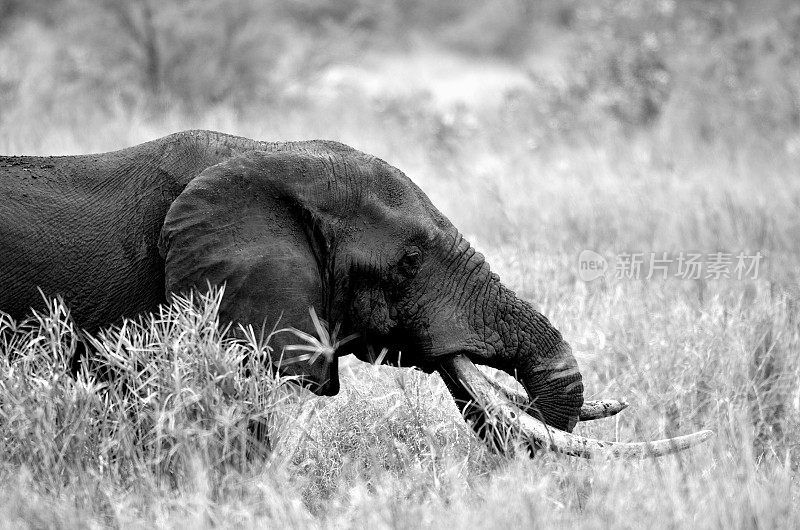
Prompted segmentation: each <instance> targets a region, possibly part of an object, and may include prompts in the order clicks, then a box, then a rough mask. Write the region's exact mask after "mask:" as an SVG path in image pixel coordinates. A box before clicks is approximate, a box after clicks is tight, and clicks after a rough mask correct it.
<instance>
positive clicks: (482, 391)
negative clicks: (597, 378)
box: [440, 355, 713, 459]
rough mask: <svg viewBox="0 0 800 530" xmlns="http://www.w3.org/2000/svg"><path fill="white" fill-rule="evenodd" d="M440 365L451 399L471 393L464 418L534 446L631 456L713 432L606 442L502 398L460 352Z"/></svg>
mask: <svg viewBox="0 0 800 530" xmlns="http://www.w3.org/2000/svg"><path fill="white" fill-rule="evenodd" d="M440 366H441V368H440V373H441V374H442V376H443V378H444V379H445V383H446V384H447V385H448V388H449V389H450V392H451V393H452V394H453V397H454V398H455V399H457V400H461V401H464V396H465V395H469V396H471V399H470V400H468V401H467V403H466V406H465V407H464V409H463V413H464V415H465V417H467V418H469V419H481V420H482V421H484V422H485V423H486V427H487V431H488V430H491V431H492V432H500V431H506V432H508V431H510V432H514V433H516V434H518V435H519V436H521V437H522V438H523V439H525V440H527V441H528V443H529V444H530V445H531V446H532V447H533V448H534V449H539V448H546V449H549V450H551V451H555V452H558V453H563V454H565V455H570V456H580V457H584V458H597V457H612V458H614V457H616V458H632V459H635V458H643V457H659V456H664V455H668V454H672V453H677V452H679V451H683V450H685V449H688V448H690V447H692V446H695V445H697V444H699V443H701V442H703V441H705V440H707V439H708V438H710V437H711V436H712V435H713V432H712V431H700V432H697V433H693V434H688V435H685V436H678V437H676V438H669V439H665V440H657V441H652V442H639V443H622V442H607V441H603V440H596V439H592V438H585V437H583V436H578V435H575V434H571V433H568V432H565V431H560V430H558V429H553V428H552V427H549V426H548V425H545V424H544V423H543V422H542V421H540V420H537V419H535V418H533V417H531V416H529V415H528V414H526V413H524V412H523V411H522V410H520V409H519V408H518V407H516V406H515V405H514V404H513V403H511V402H509V401H507V400H505V399H504V398H503V396H502V395H501V394H500V393H498V392H497V390H496V388H495V387H494V385H493V384H492V383H490V382H489V381H488V379H487V378H486V377H485V376H484V375H483V374H482V373H481V372H480V371H479V370H478V369H477V367H476V366H475V365H474V364H473V363H472V361H470V360H469V359H468V358H467V357H466V356H464V355H454V356H451V357H448V358H447V359H444V360H442V361H441V365H440ZM498 424H499V425H498ZM498 427H500V429H498Z"/></svg>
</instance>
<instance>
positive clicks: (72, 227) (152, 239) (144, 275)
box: [0, 131, 705, 454]
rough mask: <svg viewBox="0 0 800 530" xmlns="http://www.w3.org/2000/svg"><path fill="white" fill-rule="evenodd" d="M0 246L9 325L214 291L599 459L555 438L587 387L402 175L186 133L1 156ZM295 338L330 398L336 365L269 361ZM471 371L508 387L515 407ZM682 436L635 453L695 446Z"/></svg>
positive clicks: (227, 317)
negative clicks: (487, 370)
mask: <svg viewBox="0 0 800 530" xmlns="http://www.w3.org/2000/svg"><path fill="white" fill-rule="evenodd" d="M0 251H1V252H2V258H3V259H2V261H0V310H2V311H4V312H6V313H9V314H10V315H11V316H13V317H23V316H24V315H25V314H26V313H28V312H29V311H30V309H31V308H41V307H42V304H43V300H42V297H41V294H40V293H39V291H38V289H41V290H42V292H43V293H44V294H46V295H48V296H52V295H60V296H62V297H63V299H64V300H65V301H66V303H67V304H68V306H69V307H70V309H71V313H72V316H73V318H74V320H75V321H76V323H77V324H78V325H79V326H81V327H82V328H83V329H85V330H88V331H95V330H97V329H98V328H100V327H102V326H106V325H108V324H113V323H117V322H120V320H121V319H123V318H124V317H134V316H136V315H137V314H139V313H142V312H146V311H152V310H154V309H156V308H157V306H158V305H159V304H162V303H165V302H167V300H168V297H169V295H170V294H171V293H178V292H185V291H189V290H191V289H199V290H204V289H207V288H208V286H209V285H223V284H224V285H225V294H224V296H223V299H222V305H221V308H220V316H221V319H222V320H223V321H226V322H235V323H242V324H250V325H253V326H254V327H261V326H264V325H266V326H269V327H270V328H271V327H272V326H273V325H274V324H275V323H276V322H277V321H278V320H280V322H281V324H282V325H284V326H293V327H295V328H297V329H300V330H302V331H306V332H308V333H313V331H314V328H313V324H312V320H311V318H310V316H309V308H314V309H315V311H316V312H317V313H318V314H319V315H320V316H321V317H323V318H324V319H326V320H327V321H328V322H332V323H334V322H337V323H340V324H341V329H342V332H343V333H347V334H350V333H357V334H358V337H359V338H358V339H357V340H356V341H353V342H351V343H349V344H348V345H347V348H348V349H347V351H342V352H338V353H340V354H345V353H354V354H355V355H356V356H357V357H359V358H361V359H363V360H368V358H369V355H370V353H369V352H370V351H380V350H381V349H383V348H387V349H388V352H389V354H388V356H387V362H389V363H395V364H396V363H397V362H398V361H399V360H400V359H401V357H400V352H402V363H403V364H404V365H405V366H412V365H413V366H418V367H420V368H422V369H424V370H426V371H429V372H432V371H438V372H439V373H440V374H441V375H442V377H443V378H444V380H445V382H446V383H447V385H448V388H449V389H450V390H451V392H452V394H453V396H454V397H455V398H456V399H457V400H458V401H459V402H462V403H467V404H468V405H467V406H466V408H465V409H464V411H465V414H466V415H467V416H468V417H470V418H471V419H474V420H475V425H476V428H479V430H480V431H481V432H482V433H484V434H486V433H487V432H489V431H491V429H488V430H487V429H485V428H484V427H486V425H487V424H488V423H491V422H488V423H487V418H488V416H487V415H486V413H487V409H489V408H491V407H490V406H489V405H490V403H488V401H491V402H493V403H494V402H496V403H499V408H498V410H499V411H500V412H499V417H500V420H501V421H505V423H506V424H508V425H510V426H513V427H514V428H515V429H517V430H519V431H520V432H521V433H522V434H523V435H525V436H527V437H528V439H530V440H533V442H532V443H534V444H535V445H538V446H548V447H550V448H552V449H556V450H562V451H565V452H568V453H571V454H589V453H591V452H592V450H593V448H602V447H605V442H596V441H591V440H586V439H584V438H580V437H577V436H573V435H571V434H568V433H570V432H571V431H572V429H573V427H575V424H576V422H577V421H578V420H579V419H581V414H582V412H581V411H582V406H583V405H584V403H583V383H582V379H581V373H580V372H579V370H578V366H577V363H576V361H575V358H574V357H573V355H572V352H571V350H570V347H569V345H568V344H567V343H566V342H565V341H564V340H563V338H562V336H561V334H560V333H559V331H558V330H557V329H556V328H555V327H553V325H551V323H550V322H549V321H548V319H547V318H545V316H544V315H542V314H541V313H539V312H538V311H537V310H536V309H534V308H533V306H531V304H529V303H528V302H526V301H524V300H522V299H520V298H519V297H517V296H516V295H515V294H514V292H512V291H511V290H509V289H507V288H506V287H504V286H503V284H502V283H501V282H500V279H499V278H498V277H497V275H495V274H493V273H492V272H491V271H490V269H489V266H488V265H487V263H486V262H485V260H484V257H483V256H482V255H481V254H480V253H479V252H476V251H475V250H474V249H473V248H472V247H471V246H470V244H469V243H468V242H467V241H466V240H465V239H464V238H463V237H462V236H461V234H460V233H459V232H458V230H456V228H455V227H454V226H453V225H452V224H451V223H450V221H448V219H447V218H446V217H445V216H444V215H442V214H441V213H440V212H439V211H438V210H437V209H436V208H435V207H434V206H433V204H431V202H430V200H429V199H428V197H427V196H426V195H425V194H424V193H423V192H422V191H421V190H420V189H419V188H418V187H417V186H416V185H415V184H414V183H413V182H412V181H411V180H410V179H408V178H407V177H406V176H405V175H404V174H403V173H402V172H401V171H399V170H398V169H396V168H394V167H392V166H391V165H389V164H387V163H386V162H384V161H382V160H380V159H378V158H375V157H372V156H369V155H367V154H364V153H362V152H359V151H357V150H355V149H352V148H350V147H348V146H346V145H343V144H340V143H336V142H330V141H317V140H315V141H303V142H278V143H267V142H259V141H253V140H249V139H245V138H240V137H234V136H229V135H225V134H220V133H214V132H208V131H187V132H182V133H178V134H173V135H171V136H167V137H165V138H161V139H158V140H154V141H152V142H148V143H145V144H141V145H138V146H135V147H131V148H128V149H123V150H120V151H115V152H111V153H104V154H96V155H83V156H61V157H9V156H3V157H0ZM293 341H298V339H297V338H296V337H293V336H292V335H291V334H286V333H284V334H280V335H278V336H276V343H274V344H273V346H274V347H275V348H276V351H279V352H280V351H284V357H283V358H284V361H285V362H284V363H282V364H281V367H280V369H281V371H282V372H283V373H286V374H289V375H294V376H297V377H298V378H299V379H300V380H301V381H302V383H303V384H305V385H307V386H308V387H310V388H311V389H312V390H314V391H315V392H317V393H319V394H323V395H331V394H335V393H336V392H338V389H339V382H338V361H337V358H338V356H336V355H334V356H318V357H316V358H314V359H302V358H299V357H298V358H296V359H295V358H292V355H291V352H290V350H289V349H286V350H284V349H283V348H284V347H285V346H288V345H290V344H292V342H293ZM473 363H479V364H484V365H488V366H491V367H494V368H497V369H499V370H503V371H505V372H508V373H509V374H512V375H513V376H514V377H516V378H517V379H518V380H519V382H520V383H522V385H523V386H524V388H525V390H526V391H527V396H521V395H519V394H518V395H514V391H507V390H504V389H502V388H500V387H498V386H497V385H496V384H493V382H492V381H490V380H488V379H487V378H485V377H483V375H482V374H481V373H480V372H478V371H477V370H475V369H474V368H475V367H474V364H473ZM487 400H488V401H487ZM595 405H597V404H595ZM599 405H600V406H601V408H602V405H603V404H602V403H601V404H599ZM605 405H607V407H606V408H609V407H610V408H613V407H614V404H613V403H611V404H608V403H607V404H605ZM590 408H591V407H588V408H587V407H586V406H583V410H584V414H583V416H584V419H585V418H589V417H591V416H592V413H591V412H590V411H589V409H590ZM618 408H620V407H617V409H618ZM522 409H524V412H523V410H522ZM503 411H505V412H503ZM587 411H588V412H587ZM530 415H532V416H533V417H535V418H537V419H540V420H543V422H544V423H546V424H547V425H548V426H549V428H547V427H544V425H542V422H541V421H535V420H534V419H533V417H530ZM602 415H604V414H602V413H601V414H594V416H602ZM523 417H524V421H518V420H519V419H520V418H523ZM537 429H538V430H537ZM542 429H543V430H542ZM487 436H490V435H487ZM691 436H694V438H687V440H688V441H687V440H684V441H683V442H676V441H668V442H659V443H662V446H657V445H648V446H647V450H648V452H650V453H657V452H658V451H657V449H658V448H659V447H661V448H662V449H663V450H664V452H668V450H669V449H670V448H671V449H673V450H674V448H675V447H678V445H680V443H684V444H686V443H689V442H691V443H694V442H696V441H698V440H699V439H700V438H702V437H704V436H705V434H704V433H700V434H697V435H691ZM564 437H566V438H564ZM562 438H563V440H562ZM557 440H562V442H561V445H560V446H558V445H557V444H556V441H557ZM654 443H655V442H654ZM664 443H666V444H667V445H663V444H664ZM570 444H572V445H570ZM592 444H594V445H592ZM569 447H573V449H574V447H583V448H584V449H585V450H577V451H576V450H570V449H569ZM616 447H617V448H618V449H619V450H627V451H629V452H630V451H634V452H636V451H637V450H633V449H631V447H633V446H632V445H630V446H626V445H625V444H622V445H618V446H616ZM638 451H639V453H641V451H642V450H638ZM623 452H624V451H623ZM637 454H638V453H637Z"/></svg>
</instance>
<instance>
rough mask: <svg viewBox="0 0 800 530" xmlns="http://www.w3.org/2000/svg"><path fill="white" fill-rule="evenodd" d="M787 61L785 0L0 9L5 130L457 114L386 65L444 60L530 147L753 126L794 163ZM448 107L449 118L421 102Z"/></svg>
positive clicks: (192, 1) (795, 31)
mask: <svg viewBox="0 0 800 530" xmlns="http://www.w3.org/2000/svg"><path fill="white" fill-rule="evenodd" d="M799 51H800V5H798V4H797V2H794V1H792V0H766V1H762V2H746V1H744V0H740V1H730V0H642V1H637V2H626V1H618V0H570V1H563V2H562V1H553V0H490V1H487V2H484V1H478V0H440V1H437V2H426V1H424V0H290V1H285V2H284V1H273V0H236V1H234V0H168V1H158V2H156V1H152V0H2V1H0V123H5V124H7V123H14V122H16V121H18V120H19V119H20V118H26V119H28V120H31V119H39V120H47V121H49V122H52V121H54V120H55V121H68V120H85V119H86V117H87V116H93V117H95V118H96V119H98V120H102V119H109V118H111V119H113V118H116V117H117V116H118V115H119V114H121V113H122V114H125V113H131V112H136V113H142V112H144V113H155V114H159V113H163V112H164V110H165V109H169V110H170V111H171V112H181V113H186V114H189V115H191V113H197V112H201V111H205V110H207V109H209V108H215V107H225V108H228V109H231V110H232V111H235V112H236V113H238V114H243V113H245V114H249V113H257V112H259V111H260V110H263V109H264V108H278V109H287V108H307V107H309V106H312V107H313V106H316V105H320V104H321V103H322V102H323V101H324V102H325V103H330V102H331V100H337V99H340V100H342V101H351V100H352V97H353V94H354V93H356V94H358V95H361V96H364V97H365V99H367V100H370V101H369V103H374V104H375V108H374V111H375V112H390V113H393V114H413V113H414V112H415V111H433V110H438V111H440V112H444V111H445V110H449V111H451V112H452V111H453V110H454V109H453V107H454V105H452V103H459V102H461V103H463V102H464V101H466V102H470V101H475V100H476V99H477V98H474V97H470V96H469V94H464V92H469V91H471V90H477V91H482V90H486V88H485V87H481V83H480V82H472V83H469V82H467V83H466V85H467V86H461V87H453V86H446V87H444V88H441V87H440V88H439V92H443V93H441V94H440V93H436V86H433V87H426V88H423V89H420V90H419V91H417V92H416V93H413V94H409V93H408V92H407V91H406V93H404V90H402V88H401V87H399V86H398V85H409V86H411V87H419V86H420V84H419V83H415V82H414V80H413V79H409V78H408V77H405V78H403V77H398V76H393V74H396V72H392V71H391V69H390V68H389V66H390V65H391V64H393V62H395V59H396V57H397V56H405V57H423V58H424V57H425V56H426V55H427V56H429V57H430V60H431V61H432V62H434V64H431V65H427V64H422V65H421V70H422V72H421V73H419V74H418V75H430V71H432V70H433V71H435V70H437V68H438V69H444V68H445V65H444V64H442V62H441V60H442V58H443V57H445V58H446V59H445V60H444V62H445V63H446V62H447V61H448V60H449V61H452V60H458V59H463V60H464V61H470V60H476V59H479V60H478V61H476V62H474V65H475V66H474V68H480V67H481V66H486V65H489V66H488V68H491V70H490V71H487V72H483V74H484V75H485V76H489V77H491V76H493V75H498V72H502V73H504V74H505V76H506V78H507V79H504V80H503V81H505V86H504V85H503V83H500V84H498V85H496V86H495V85H492V86H491V87H490V88H496V93H494V94H491V97H490V98H488V99H489V100H490V101H491V102H492V103H493V104H494V105H495V108H493V109H492V112H493V113H494V114H495V115H496V118H497V120H509V119H510V120H515V121H518V122H519V125H520V127H521V131H524V132H525V133H527V136H528V139H529V140H532V141H538V140H539V139H541V138H542V137H547V136H548V135H553V134H556V135H565V134H566V135H580V136H583V135H588V136H590V137H597V136H600V137H602V136H603V135H606V134H608V133H609V129H611V130H613V132H615V133H625V134H630V133H635V131H636V130H638V129H641V128H653V127H660V126H665V125H666V126H667V127H668V128H670V129H671V131H670V132H671V133H672V134H676V135H688V136H690V137H691V139H692V141H694V140H700V141H702V142H703V143H708V144H714V143H718V142H723V143H724V142H731V141H736V140H737V139H739V138H740V134H741V132H742V131H743V130H747V131H751V130H755V131H758V133H759V134H758V137H759V138H758V141H760V142H761V144H760V145H761V146H762V147H764V148H767V149H777V150H784V149H785V150H790V151H792V152H793V153H795V152H797V151H800V137H798V135H797V128H798V123H800V103H799V102H800V53H798V52H799ZM437 61H439V64H436V62H437ZM492 63H494V64H492ZM417 64H418V65H419V64H420V63H417ZM498 64H499V65H502V66H503V69H498V68H497V65H498ZM345 67H348V68H351V70H349V71H348V70H347V69H346V68H345ZM492 67H494V68H492ZM352 68H357V69H358V70H356V72H360V71H363V72H365V76H364V77H367V78H369V79H372V78H374V77H376V76H381V75H382V76H384V79H382V81H383V83H382V85H381V86H380V87H378V88H377V89H376V87H374V86H371V87H370V86H369V83H367V82H366V81H367V80H365V79H363V78H361V79H360V76H359V75H356V74H354V73H353V70H352ZM348 72H349V73H350V74H351V75H347V74H348ZM407 73H408V74H410V77H412V78H413V77H414V76H415V73H414V70H413V68H408V69H407ZM480 76H481V72H476V77H478V78H479V77H480ZM458 80H460V79H456V81H458ZM465 81H466V80H465ZM490 83H491V80H490ZM389 87H393V89H391V90H387V89H388V88H389ZM370 88H371V89H370ZM431 90H433V93H431ZM448 91H449V92H451V93H449V94H448V93H446V92H448ZM440 96H441V97H440ZM461 96H464V97H461ZM409 97H412V101H408V98H409ZM443 98H444V99H446V100H447V102H448V103H451V105H449V107H451V108H449V109H443V108H441V105H439V106H438V107H437V108H436V109H430V108H428V105H433V103H441V100H442V99H443ZM398 99H399V100H400V101H398ZM372 100H375V101H372ZM455 108H456V109H457V108H458V105H455ZM393 118H395V119H402V118H409V116H393ZM443 126H445V124H443ZM537 145H539V144H538V143H537Z"/></svg>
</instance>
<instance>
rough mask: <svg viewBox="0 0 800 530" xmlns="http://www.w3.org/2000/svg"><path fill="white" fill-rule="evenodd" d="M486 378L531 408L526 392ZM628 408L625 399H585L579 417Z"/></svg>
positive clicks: (507, 396) (524, 407) (591, 417)
mask: <svg viewBox="0 0 800 530" xmlns="http://www.w3.org/2000/svg"><path fill="white" fill-rule="evenodd" d="M481 375H483V374H481ZM484 378H485V379H486V380H487V381H488V382H489V383H491V384H492V385H494V387H495V390H497V391H498V392H499V393H500V395H501V396H502V397H504V398H505V399H506V400H507V401H510V402H511V403H513V404H514V405H516V406H517V407H519V408H521V409H522V410H524V411H526V412H528V411H529V410H531V408H532V407H531V400H530V398H529V397H528V395H527V394H526V393H525V392H522V391H519V390H517V389H515V388H512V387H510V386H507V385H506V384H505V383H502V382H501V381H498V380H497V379H493V378H490V377H486V376H485V375H484ZM626 408H628V402H627V401H625V400H624V399H598V400H595V401H585V402H584V403H583V406H582V407H581V412H580V417H579V418H578V419H579V420H580V421H590V420H599V419H601V418H608V417H610V416H614V415H616V414H618V413H619V412H621V411H623V410H625V409H626Z"/></svg>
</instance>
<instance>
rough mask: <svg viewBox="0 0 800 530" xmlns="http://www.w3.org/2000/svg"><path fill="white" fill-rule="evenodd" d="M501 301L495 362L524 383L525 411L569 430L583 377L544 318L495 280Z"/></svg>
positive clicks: (577, 414) (578, 407) (580, 399)
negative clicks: (528, 400)
mask: <svg viewBox="0 0 800 530" xmlns="http://www.w3.org/2000/svg"><path fill="white" fill-rule="evenodd" d="M496 286H497V287H496V288H497V289H498V290H499V296H498V300H499V301H500V302H501V307H500V310H499V311H498V312H497V314H498V315H500V318H499V319H498V322H497V325H496V326H495V331H496V333H497V334H498V335H499V337H500V341H501V342H502V344H503V348H502V350H503V351H502V353H501V354H500V355H499V357H500V362H499V363H492V362H490V363H489V364H495V367H496V368H500V369H502V370H504V371H506V372H508V373H509V374H511V375H512V376H514V377H515V378H516V379H517V380H518V381H519V382H520V383H521V384H522V386H524V387H525V390H526V391H527V393H528V397H529V398H530V404H529V406H528V410H527V411H528V412H529V413H530V414H531V415H533V416H534V417H537V418H539V419H541V420H543V421H544V422H545V423H547V424H548V425H550V426H552V427H555V428H556V429H560V430H563V431H567V432H571V431H572V429H573V428H574V427H575V424H576V423H577V422H578V421H579V417H580V411H581V406H582V405H583V381H582V377H581V373H580V371H579V370H578V364H577V362H576V360H575V357H574V356H573V354H572V349H571V348H570V346H569V344H567V343H566V342H565V341H564V340H563V339H562V337H561V333H559V331H558V330H557V329H555V328H554V327H553V326H552V324H550V322H549V321H548V320H547V318H546V317H545V316H544V315H542V314H541V313H539V312H538V311H537V310H536V309H534V308H533V306H531V304H529V303H528V302H526V301H524V300H521V299H519V298H517V296H516V295H515V294H514V293H513V292H512V291H510V290H508V289H506V288H505V287H504V286H502V285H501V284H500V282H499V281H498V282H496Z"/></svg>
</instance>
